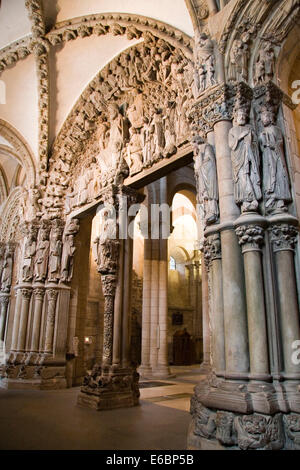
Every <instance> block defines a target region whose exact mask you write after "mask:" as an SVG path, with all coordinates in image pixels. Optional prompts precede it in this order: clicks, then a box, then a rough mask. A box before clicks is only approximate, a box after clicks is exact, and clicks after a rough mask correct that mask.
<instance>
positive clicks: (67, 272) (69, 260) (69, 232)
mask: <svg viewBox="0 0 300 470" xmlns="http://www.w3.org/2000/svg"><path fill="white" fill-rule="evenodd" d="M78 230H79V220H78V219H71V220H70V221H69V222H68V224H67V225H66V227H65V230H64V234H63V250H62V257H61V276H60V280H61V281H62V282H70V281H71V279H72V276H73V258H74V253H75V251H76V247H75V244H74V237H75V235H76V233H77V232H78Z"/></svg>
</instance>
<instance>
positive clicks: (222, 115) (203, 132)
mask: <svg viewBox="0 0 300 470" xmlns="http://www.w3.org/2000/svg"><path fill="white" fill-rule="evenodd" d="M252 97H253V92H252V89H251V88H250V87H249V86H248V85H247V84H246V83H244V82H236V83H230V84H228V83H222V84H220V85H216V86H214V87H213V88H210V89H209V90H208V91H207V92H206V93H203V94H201V96H200V97H199V98H198V99H196V100H195V101H194V103H193V105H192V108H191V112H190V116H189V117H190V121H192V128H193V133H194V134H198V135H200V136H201V137H202V138H204V139H205V138H206V136H207V134H208V133H209V132H212V131H213V128H214V125H215V124H216V123H217V122H219V121H231V120H232V118H233V109H234V105H235V101H236V100H237V99H238V100H240V101H242V100H243V101H246V102H249V101H251V100H252Z"/></svg>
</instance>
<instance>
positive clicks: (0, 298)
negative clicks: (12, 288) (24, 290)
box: [0, 294, 9, 307]
mask: <svg viewBox="0 0 300 470" xmlns="http://www.w3.org/2000/svg"><path fill="white" fill-rule="evenodd" d="M8 304H9V296H8V295H1V294H0V305H3V306H4V307H7V305H8Z"/></svg>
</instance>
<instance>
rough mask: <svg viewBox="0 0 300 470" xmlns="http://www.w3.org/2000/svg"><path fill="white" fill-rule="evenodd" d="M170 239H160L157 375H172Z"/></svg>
mask: <svg viewBox="0 0 300 470" xmlns="http://www.w3.org/2000/svg"><path fill="white" fill-rule="evenodd" d="M167 257H168V240H164V239H161V240H160V260H159V286H158V323H159V349H158V364H157V369H156V371H155V375H159V376H161V377H167V376H169V375H170V369H169V360H168V260H167Z"/></svg>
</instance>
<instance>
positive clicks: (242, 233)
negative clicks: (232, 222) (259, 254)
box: [235, 224, 264, 253]
mask: <svg viewBox="0 0 300 470" xmlns="http://www.w3.org/2000/svg"><path fill="white" fill-rule="evenodd" d="M235 232H236V234H237V236H238V238H239V244H240V245H241V247H242V251H243V253H245V252H246V251H257V250H260V249H261V247H262V245H263V242H264V229H263V228H262V227H261V226H260V225H254V224H249V225H240V226H239V227H238V228H237V229H236V230H235Z"/></svg>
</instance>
